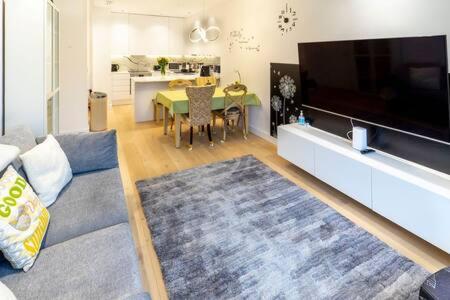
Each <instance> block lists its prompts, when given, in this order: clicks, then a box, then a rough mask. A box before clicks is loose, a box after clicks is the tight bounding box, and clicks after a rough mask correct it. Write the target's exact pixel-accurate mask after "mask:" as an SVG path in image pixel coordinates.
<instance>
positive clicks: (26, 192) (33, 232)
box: [0, 167, 50, 272]
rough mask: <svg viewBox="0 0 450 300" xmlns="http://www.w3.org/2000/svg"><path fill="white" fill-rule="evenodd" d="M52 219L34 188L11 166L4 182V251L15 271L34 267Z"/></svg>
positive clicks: (0, 205)
mask: <svg viewBox="0 0 450 300" xmlns="http://www.w3.org/2000/svg"><path fill="white" fill-rule="evenodd" d="M49 219H50V215H49V213H48V211H47V210H46V209H45V207H43V206H42V204H41V202H40V200H39V199H38V197H37V196H36V194H35V193H34V192H33V190H32V189H31V187H30V185H29V184H28V183H27V182H26V181H25V179H23V178H22V177H21V176H19V175H18V174H17V172H16V171H15V170H14V168H12V167H8V169H7V170H6V172H5V174H4V175H3V177H2V178H1V179H0V249H1V251H2V252H3V254H4V255H5V257H6V259H7V260H8V261H9V262H10V263H11V265H12V266H13V267H14V268H15V269H23V270H24V271H25V272H26V271H28V270H29V269H30V268H31V267H32V266H33V264H34V261H35V260H36V257H37V255H38V254H39V250H40V248H41V243H42V239H43V238H44V235H45V232H46V231H47V227H48V222H49Z"/></svg>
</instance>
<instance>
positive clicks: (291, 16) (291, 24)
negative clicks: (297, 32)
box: [278, 3, 298, 35]
mask: <svg viewBox="0 0 450 300" xmlns="http://www.w3.org/2000/svg"><path fill="white" fill-rule="evenodd" d="M297 21H298V18H297V12H296V11H295V10H294V9H293V8H292V7H290V6H289V4H287V3H286V7H285V8H283V9H282V10H281V13H280V14H279V15H278V29H279V30H280V31H281V35H285V34H287V33H289V32H291V31H292V30H294V29H295V26H296V25H297Z"/></svg>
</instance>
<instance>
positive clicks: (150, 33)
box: [129, 14, 172, 55]
mask: <svg viewBox="0 0 450 300" xmlns="http://www.w3.org/2000/svg"><path fill="white" fill-rule="evenodd" d="M168 27H169V18H168V17H156V16H145V15H132V14H130V15H129V53H130V54H132V55H164V54H167V53H168V52H169V39H170V38H172V37H169V29H168Z"/></svg>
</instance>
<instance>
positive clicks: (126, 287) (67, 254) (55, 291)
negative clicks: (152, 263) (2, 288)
mask: <svg viewBox="0 0 450 300" xmlns="http://www.w3.org/2000/svg"><path fill="white" fill-rule="evenodd" d="M0 276H1V277H0V280H1V281H2V282H4V283H5V284H6V285H7V286H8V287H9V288H10V289H11V291H12V292H13V293H14V294H15V295H16V297H17V299H127V298H131V299H133V296H134V295H139V294H141V293H144V292H145V291H144V289H143V287H142V284H141V280H140V273H139V268H138V262H137V256H136V252H135V246H134V242H133V239H132V237H131V233H130V227H129V225H128V224H127V223H123V224H119V225H116V226H112V227H109V228H106V229H102V230H99V231H96V232H92V233H89V234H86V235H83V236H80V237H78V238H75V239H72V240H70V241H67V242H64V243H61V244H57V245H54V246H52V247H49V248H47V249H44V250H43V251H42V252H41V254H40V255H39V257H38V259H37V260H36V262H35V265H34V266H33V268H32V269H31V270H30V271H28V272H27V273H23V272H17V271H13V270H11V268H9V269H8V268H7V266H5V265H4V264H2V265H0Z"/></svg>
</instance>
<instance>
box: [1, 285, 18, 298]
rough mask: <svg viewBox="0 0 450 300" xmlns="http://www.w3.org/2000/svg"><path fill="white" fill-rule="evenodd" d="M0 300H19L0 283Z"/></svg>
mask: <svg viewBox="0 0 450 300" xmlns="http://www.w3.org/2000/svg"><path fill="white" fill-rule="evenodd" d="M0 299H1V300H17V298H16V296H14V294H13V292H11V290H10V289H9V288H8V287H7V286H6V285H4V284H3V283H2V282H1V281H0Z"/></svg>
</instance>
